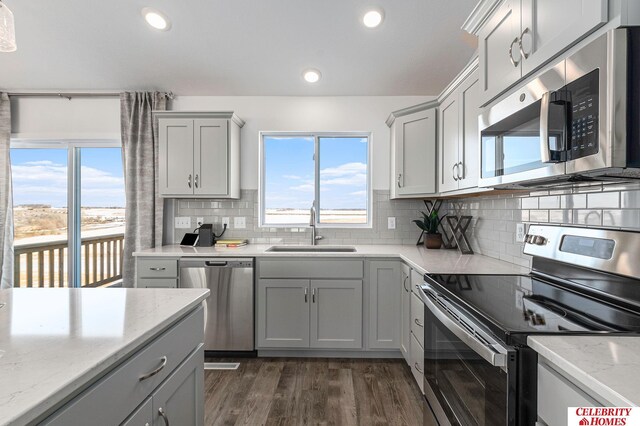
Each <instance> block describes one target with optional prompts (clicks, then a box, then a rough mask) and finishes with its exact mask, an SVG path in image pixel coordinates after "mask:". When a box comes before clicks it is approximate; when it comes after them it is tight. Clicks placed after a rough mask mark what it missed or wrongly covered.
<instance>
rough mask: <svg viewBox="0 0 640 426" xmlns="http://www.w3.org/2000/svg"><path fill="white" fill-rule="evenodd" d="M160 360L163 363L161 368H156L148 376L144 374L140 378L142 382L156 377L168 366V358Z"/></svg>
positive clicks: (164, 357)
mask: <svg viewBox="0 0 640 426" xmlns="http://www.w3.org/2000/svg"><path fill="white" fill-rule="evenodd" d="M160 360H161V361H162V363H161V364H160V366H159V367H158V368H156V369H155V370H153V371H150V372H148V373H147V374H143V375H142V376H140V381H143V380H147V379H148V378H149V377H153V376H155V375H156V374H158V373H159V372H161V371H162V369H163V368H164V367H165V366H166V365H167V357H166V356H163V357H162V358H160Z"/></svg>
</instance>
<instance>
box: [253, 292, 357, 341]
mask: <svg viewBox="0 0 640 426" xmlns="http://www.w3.org/2000/svg"><path fill="white" fill-rule="evenodd" d="M257 329H258V347H262V348H279V349H282V348H318V349H359V348H361V347H362V280H301V279H260V280H259V281H258V321H257Z"/></svg>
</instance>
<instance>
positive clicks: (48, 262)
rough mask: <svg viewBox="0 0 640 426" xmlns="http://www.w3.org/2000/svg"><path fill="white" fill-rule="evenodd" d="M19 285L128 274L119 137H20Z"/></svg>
mask: <svg viewBox="0 0 640 426" xmlns="http://www.w3.org/2000/svg"><path fill="white" fill-rule="evenodd" d="M11 162H12V173H13V193H14V222H15V244H14V251H15V265H16V268H15V269H16V272H15V276H14V286H16V287H100V286H105V285H110V284H117V283H118V282H120V280H121V279H122V252H123V244H124V212H125V194H124V178H123V170H122V152H121V148H120V143H119V141H38V142H34V141H12V149H11Z"/></svg>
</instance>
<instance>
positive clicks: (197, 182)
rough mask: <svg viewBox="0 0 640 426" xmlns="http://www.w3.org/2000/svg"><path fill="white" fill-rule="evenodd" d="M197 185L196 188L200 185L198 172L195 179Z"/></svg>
mask: <svg viewBox="0 0 640 426" xmlns="http://www.w3.org/2000/svg"><path fill="white" fill-rule="evenodd" d="M195 186H196V188H197V187H198V175H197V174H196V179H195Z"/></svg>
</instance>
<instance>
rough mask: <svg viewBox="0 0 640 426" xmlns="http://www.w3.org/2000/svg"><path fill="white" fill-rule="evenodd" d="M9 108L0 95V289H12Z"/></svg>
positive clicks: (3, 95)
mask: <svg viewBox="0 0 640 426" xmlns="http://www.w3.org/2000/svg"><path fill="white" fill-rule="evenodd" d="M10 139H11V106H10V104H9V96H8V95H7V94H6V93H0V288H11V287H13V193H12V188H11V156H10V153H11V142H10Z"/></svg>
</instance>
